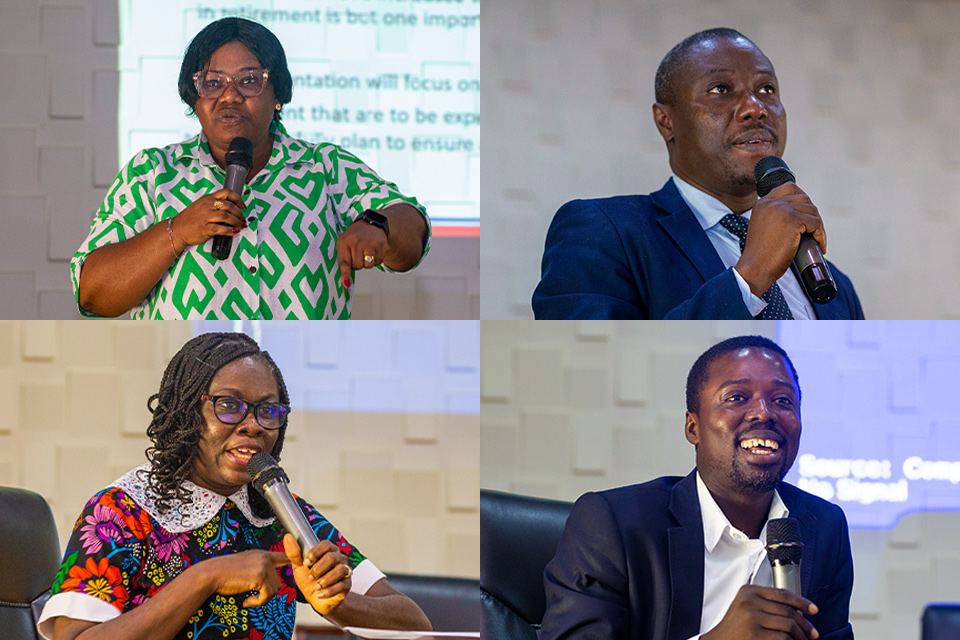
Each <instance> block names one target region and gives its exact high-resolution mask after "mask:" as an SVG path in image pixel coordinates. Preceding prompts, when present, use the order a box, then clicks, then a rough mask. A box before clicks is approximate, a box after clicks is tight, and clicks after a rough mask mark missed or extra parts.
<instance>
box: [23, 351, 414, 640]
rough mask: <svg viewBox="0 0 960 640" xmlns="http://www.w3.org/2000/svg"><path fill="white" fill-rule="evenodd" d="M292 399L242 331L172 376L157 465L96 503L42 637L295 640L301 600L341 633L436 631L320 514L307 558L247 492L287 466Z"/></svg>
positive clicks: (157, 414)
mask: <svg viewBox="0 0 960 640" xmlns="http://www.w3.org/2000/svg"><path fill="white" fill-rule="evenodd" d="M289 403H290V398H289V395H288V393H287V388H286V386H285V385H284V383H283V377H282V376H281V374H280V370H279V369H278V368H277V365H276V364H275V363H274V361H273V359H272V358H271V357H270V355H269V354H268V353H267V352H266V351H262V350H261V349H260V347H259V346H258V345H257V343H256V342H255V341H254V340H253V339H252V338H250V337H248V336H246V335H244V334H242V333H208V334H203V335H200V336H197V337H195V338H193V339H192V340H190V341H189V342H187V343H186V344H185V345H184V346H183V347H182V348H181V349H180V351H179V352H178V353H177V354H176V355H175V356H174V357H173V359H172V360H171V361H170V363H169V364H168V365H167V368H166V371H165V372H164V374H163V379H162V381H161V383H160V390H159V391H158V393H156V394H154V395H153V396H151V397H150V399H149V400H148V402H147V406H148V408H149V409H150V411H151V412H152V414H153V419H152V420H151V422H150V426H149V427H148V428H147V435H149V436H150V439H151V441H152V442H153V445H152V446H151V447H150V448H149V449H148V450H147V458H148V460H149V462H148V463H146V464H144V465H143V466H141V467H139V468H137V469H134V470H133V471H130V472H129V473H127V474H125V475H124V476H122V477H121V478H119V479H117V480H116V481H115V482H114V483H113V484H112V485H111V486H110V487H108V488H106V489H104V490H103V491H101V492H100V493H98V494H96V495H95V496H93V498H91V499H90V500H89V501H88V502H87V505H86V507H85V508H84V511H83V513H82V514H81V516H80V518H79V519H78V520H77V523H76V525H75V527H74V530H73V535H72V536H71V538H70V542H69V543H68V545H67V549H66V552H65V554H64V560H63V564H62V565H61V568H60V571H59V572H58V574H57V577H56V580H55V581H54V584H53V588H52V592H53V595H52V597H51V598H50V600H49V601H48V602H47V605H46V606H45V608H44V611H43V615H42V616H41V618H40V623H39V628H40V632H41V634H42V635H43V636H44V637H46V638H53V639H55V640H73V639H74V638H76V639H78V640H96V639H98V638H109V639H110V640H126V639H133V638H151V639H158V640H165V639H173V638H176V639H181V638H182V639H189V640H201V639H203V638H217V640H221V639H224V638H225V639H228V640H239V639H248V640H262V639H269V640H281V639H283V640H286V639H288V638H290V637H291V636H292V635H293V624H294V614H295V607H296V605H295V601H296V600H300V601H301V602H307V603H309V604H310V605H311V606H312V607H313V608H314V609H315V610H316V611H317V612H318V613H320V614H322V615H324V616H326V617H328V618H330V619H332V620H333V621H335V622H337V623H339V624H341V625H356V626H366V627H387V628H400V629H429V628H430V623H429V621H428V620H427V618H426V616H424V615H423V612H422V611H420V609H419V607H417V605H416V604H414V603H413V601H412V600H410V599H409V598H407V597H406V596H404V595H403V594H401V593H400V592H399V591H397V590H396V589H395V588H394V587H392V586H391V585H390V583H389V582H387V580H386V578H385V577H384V575H383V573H381V572H380V570H379V569H377V568H376V567H375V566H374V565H373V563H372V562H370V560H367V559H366V558H365V557H364V556H363V555H362V554H361V553H360V552H359V551H358V550H357V549H356V548H354V547H352V546H351V545H350V543H348V542H347V541H346V539H345V538H344V537H343V536H342V535H341V534H340V533H339V531H337V529H336V528H334V526H333V525H332V524H331V523H330V522H329V521H327V520H326V519H325V518H324V517H323V516H322V515H321V514H320V513H319V512H317V511H316V509H314V508H313V507H312V506H310V505H309V504H307V503H306V502H304V501H303V500H301V499H300V498H297V502H298V503H299V504H300V506H301V508H302V509H303V511H304V514H305V516H306V517H307V520H308V522H309V523H310V525H311V527H312V528H313V529H314V531H315V532H316V533H317V537H318V538H319V539H320V543H319V544H317V545H316V546H315V547H313V548H312V549H309V550H307V551H306V553H303V552H302V550H301V549H300V548H299V546H298V545H297V543H296V541H295V540H294V538H293V536H292V535H290V534H286V535H284V531H283V529H282V527H281V525H280V523H279V522H277V521H276V520H275V519H274V517H273V514H272V512H271V510H270V507H269V505H267V503H266V501H265V500H264V499H263V498H262V497H261V496H260V494H259V493H257V492H256V491H255V490H252V489H251V487H250V484H249V476H248V474H247V461H248V460H249V459H250V457H251V456H253V455H254V454H256V453H259V452H264V451H265V452H269V453H270V454H271V455H272V456H273V457H274V458H277V459H279V458H280V452H281V449H282V448H283V439H284V435H285V432H286V427H287V415H288V414H289V411H290V404H289Z"/></svg>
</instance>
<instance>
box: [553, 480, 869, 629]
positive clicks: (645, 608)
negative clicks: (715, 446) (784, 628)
mask: <svg viewBox="0 0 960 640" xmlns="http://www.w3.org/2000/svg"><path fill="white" fill-rule="evenodd" d="M695 474H696V470H694V472H693V473H691V474H690V475H688V476H687V477H685V478H679V477H663V478H658V479H656V480H653V481H651V482H647V483H645V484H639V485H631V486H628V487H620V488H618V489H610V490H608V491H602V492H600V493H587V494H585V495H583V496H582V497H581V498H580V499H579V500H577V502H576V504H575V505H574V506H573V510H572V511H571V512H570V517H569V518H568V519H567V525H566V528H565V529H564V531H563V535H562V536H561V537H560V543H559V544H558V546H557V554H556V556H555V557H554V558H553V560H551V561H550V563H549V564H548V565H547V567H546V570H545V571H544V586H545V588H546V595H547V610H546V614H545V615H544V618H543V627H542V630H541V639H542V640H573V639H576V640H587V639H589V640H648V639H649V640H685V639H686V638H690V637H692V636H695V635H697V634H698V633H700V614H701V610H702V607H703V566H704V559H703V554H704V542H703V519H702V517H701V515H700V501H699V499H698V498H697V481H696V475H695ZM777 490H778V491H779V492H780V497H781V499H783V502H784V504H785V505H786V506H787V508H788V509H789V510H790V517H792V518H796V519H797V520H798V521H799V523H800V535H801V537H802V539H803V543H804V546H803V558H802V560H801V563H800V573H801V576H800V580H801V589H802V591H803V593H802V595H803V596H804V597H805V598H808V599H809V600H811V601H813V602H814V603H815V604H816V605H817V606H818V607H819V613H817V615H815V616H809V619H810V621H811V622H812V623H813V625H814V626H815V627H816V628H817V631H819V632H820V637H821V638H822V639H823V640H841V639H843V640H847V639H852V638H853V629H852V627H851V626H850V622H849V619H850V616H849V612H850V593H851V591H852V590H853V558H852V556H851V554H850V539H849V537H848V533H847V520H846V518H845V517H844V515H843V511H842V510H841V509H840V507H838V506H836V505H833V504H830V503H829V502H826V501H825V500H822V499H820V498H818V497H816V496H813V495H811V494H809V493H806V492H804V491H801V490H800V489H798V488H796V487H794V486H792V485H789V484H785V483H780V485H779V486H778V487H777Z"/></svg>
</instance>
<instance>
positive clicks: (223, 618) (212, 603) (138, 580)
mask: <svg viewBox="0 0 960 640" xmlns="http://www.w3.org/2000/svg"><path fill="white" fill-rule="evenodd" d="M148 468H149V465H144V466H143V467H140V468H139V469H135V470H134V471H131V472H130V473H128V474H126V475H125V476H123V477H122V478H120V479H118V480H117V481H116V482H115V483H114V485H113V486H111V487H109V488H107V489H105V490H103V491H101V492H100V493H98V494H96V495H95V496H93V498H91V499H90V500H89V501H88V502H87V505H86V507H85V508H84V510H83V513H82V514H81V515H80V518H79V519H78V520H77V523H76V525H74V529H73V535H72V536H71V537H70V542H69V543H68V544H67V549H66V552H65V554H64V558H63V563H62V564H61V566H60V570H59V572H58V573H57V576H56V578H55V580H54V583H53V587H52V593H53V595H52V597H51V598H50V600H49V601H48V602H47V604H46V606H45V607H44V611H43V615H42V616H41V618H40V623H39V628H40V631H41V634H42V635H44V636H45V637H47V638H49V637H52V632H53V622H54V618H56V617H57V616H62V615H65V616H68V617H71V618H76V619H80V620H90V621H92V622H105V621H107V620H110V619H111V618H114V617H117V616H119V615H120V614H122V613H124V612H126V611H130V610H131V609H133V608H135V607H136V606H138V605H140V604H142V603H143V602H145V601H146V600H147V599H148V598H150V597H151V596H152V595H154V594H155V593H157V592H158V591H160V590H161V589H162V588H163V587H164V585H166V584H167V583H168V582H170V581H171V580H173V579H174V578H176V577H177V576H178V575H180V574H181V573H182V572H183V571H184V570H186V569H187V568H188V567H190V566H192V565H194V564H196V563H198V562H202V561H203V560H207V559H208V558H215V557H218V556H223V555H226V554H229V553H240V552H242V551H247V550H250V549H264V550H269V551H283V534H284V530H283V527H282V525H280V523H279V522H277V521H275V519H274V518H270V519H267V520H264V519H261V518H258V517H257V516H255V515H254V514H253V512H252V511H251V509H250V506H249V503H248V501H247V493H246V487H244V488H243V489H241V490H240V491H238V492H237V493H235V494H233V495H232V496H229V497H224V496H220V495H218V494H216V493H214V492H212V491H209V490H207V489H203V488H202V487H199V486H197V485H195V484H193V483H192V482H189V481H188V482H186V483H185V484H184V486H185V487H186V488H187V489H188V490H189V491H190V492H191V494H192V498H193V500H192V502H190V503H185V504H181V505H180V506H179V507H175V508H173V509H170V510H169V511H167V512H166V513H163V514H161V513H159V511H158V510H157V509H156V507H155V506H154V504H153V499H152V495H151V492H150V490H149V487H148V486H147V484H146V481H145V477H141V476H140V475H139V473H138V472H139V471H141V470H145V469H148ZM297 502H298V503H299V504H300V506H301V507H302V508H303V509H304V512H305V514H306V516H307V520H308V522H309V523H310V525H311V526H312V527H313V530H314V531H316V533H317V537H318V538H320V540H330V541H332V542H334V543H335V544H337V545H338V546H339V548H340V551H341V553H343V554H344V555H345V556H347V561H348V563H349V565H350V567H351V568H352V569H353V570H354V573H353V578H352V584H353V586H352V588H351V590H352V591H354V592H355V593H361V594H362V593H364V592H366V590H367V589H368V588H369V587H370V586H371V585H372V584H373V583H374V582H376V581H377V580H379V579H380V578H382V577H383V574H382V573H381V572H380V571H379V570H378V569H377V568H376V567H375V566H373V563H371V562H370V561H369V560H367V559H366V558H365V557H364V556H363V554H361V553H360V551H358V550H357V549H356V548H354V547H353V546H351V545H350V543H349V542H347V540H346V539H345V538H344V537H343V535H341V534H340V532H339V531H337V529H336V528H335V527H334V526H333V525H332V524H331V523H330V522H329V521H328V520H327V519H326V518H324V517H323V516H322V515H321V514H320V513H319V512H318V511H317V510H316V509H314V508H313V507H312V506H310V505H309V504H307V503H306V502H304V501H303V500H301V499H300V498H297ZM277 572H278V574H279V576H280V581H281V584H282V586H281V588H280V591H279V593H277V595H275V596H274V597H273V598H271V599H270V600H269V601H267V602H266V604H264V605H262V606H260V607H252V608H249V609H248V608H245V607H243V606H242V603H243V601H244V600H245V599H246V598H247V596H248V595H250V593H252V592H247V593H241V594H235V595H220V594H214V595H213V596H212V597H210V598H209V599H208V600H207V601H206V602H205V603H204V604H203V606H201V607H200V609H199V610H198V611H197V612H196V613H195V614H194V615H193V616H192V617H191V618H190V620H189V621H188V622H187V624H186V625H185V626H184V627H183V628H182V629H181V630H180V632H179V633H178V634H177V635H176V638H177V639H189V640H201V639H203V638H216V639H217V640H224V639H227V640H241V639H243V640H287V639H289V638H291V637H292V636H293V625H294V616H295V612H296V603H295V600H299V601H300V602H305V600H304V599H303V596H302V595H301V594H300V592H299V590H298V589H297V586H296V583H295V582H294V580H293V570H292V568H291V567H290V566H289V565H286V566H283V567H280V568H278V569H277Z"/></svg>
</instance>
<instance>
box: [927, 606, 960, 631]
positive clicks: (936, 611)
mask: <svg viewBox="0 0 960 640" xmlns="http://www.w3.org/2000/svg"><path fill="white" fill-rule="evenodd" d="M922 637H923V640H956V639H957V638H960V604H958V603H942V604H928V605H927V606H926V608H925V609H924V610H923V636H922Z"/></svg>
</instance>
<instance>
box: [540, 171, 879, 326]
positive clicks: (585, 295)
mask: <svg viewBox="0 0 960 640" xmlns="http://www.w3.org/2000/svg"><path fill="white" fill-rule="evenodd" d="M791 268H792V267H791ZM830 270H831V271H832V272H833V277H834V279H835V280H836V281H837V290H838V292H837V297H836V298H834V299H833V300H831V301H830V302H828V303H827V304H813V305H812V306H813V309H814V311H815V312H816V314H817V316H818V317H819V318H820V319H821V320H851V319H854V320H857V319H863V310H862V309H861V308H860V300H859V299H858V298H857V293H856V291H854V289H853V283H851V282H850V278H848V277H847V276H846V275H844V274H843V273H841V272H840V270H839V269H837V268H836V267H835V266H834V265H833V263H830ZM533 312H534V315H535V316H536V317H537V319H571V318H585V319H600V318H618V319H620V318H623V319H630V318H632V319H641V320H659V319H669V320H680V319H693V320H711V319H720V320H741V319H742V320H749V319H750V318H752V317H753V316H751V315H750V312H749V311H748V310H747V307H746V305H745V304H744V303H743V297H742V296H741V294H740V287H738V286H737V281H736V277H735V276H734V275H733V269H732V268H730V269H725V268H724V266H723V262H722V261H721V260H720V256H719V255H718V254H717V250H716V249H714V247H713V245H712V244H711V243H710V239H709V238H708V237H707V234H706V233H705V232H704V230H703V229H702V228H701V227H700V223H699V222H698V221H697V218H696V216H694V215H693V212H692V211H691V210H690V207H688V206H687V203H686V202H685V201H684V199H683V198H682V197H681V195H680V191H679V190H678V189H677V187H676V186H675V185H674V184H673V181H672V180H668V181H667V184H666V185H664V187H663V189H661V190H660V191H655V192H654V193H651V194H650V195H648V196H618V197H614V198H600V199H596V200H574V201H573V202H568V203H567V204H565V205H563V206H562V207H561V208H560V210H559V211H557V214H556V216H554V218H553V222H552V223H551V225H550V230H549V231H548V232H547V240H546V248H545V250H544V253H543V263H542V265H541V279H540V284H539V285H537V288H536V290H535V291H534V293H533Z"/></svg>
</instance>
